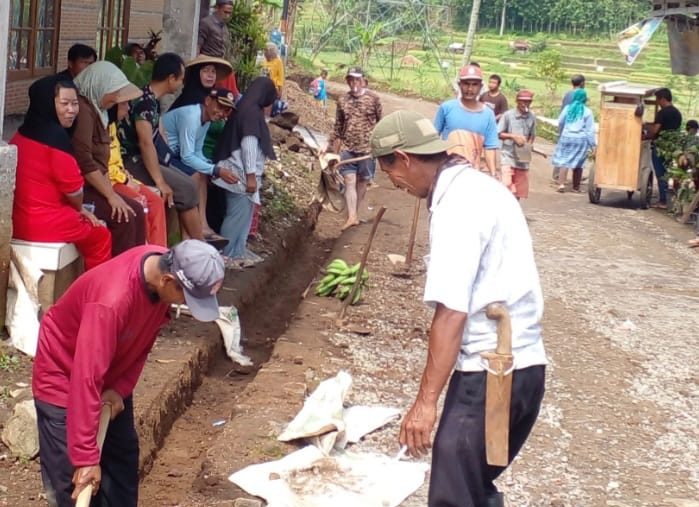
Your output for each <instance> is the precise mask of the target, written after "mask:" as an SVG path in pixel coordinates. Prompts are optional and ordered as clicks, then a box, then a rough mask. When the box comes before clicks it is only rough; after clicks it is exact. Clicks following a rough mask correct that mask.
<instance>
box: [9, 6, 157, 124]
mask: <svg viewBox="0 0 699 507" xmlns="http://www.w3.org/2000/svg"><path fill="white" fill-rule="evenodd" d="M0 1H5V0H0ZM98 2H99V0H62V5H61V19H60V27H59V40H58V48H57V58H56V70H57V71H60V70H62V69H64V68H65V67H66V64H67V54H68V49H70V46H72V45H73V44H76V43H82V44H88V45H90V46H94V45H95V39H96V32H97V14H98V12H99V4H98ZM163 5H164V0H131V10H130V12H129V40H133V41H140V42H145V41H146V40H147V39H148V31H149V30H153V31H155V32H158V31H159V30H162V28H163ZM160 49H161V51H162V48H160ZM32 82H33V79H26V80H21V81H8V82H7V86H6V92H5V114H7V115H10V114H22V113H24V112H25V111H26V110H27V107H28V106H29V98H28V96H27V89H28V88H29V86H30V85H31V83H32Z"/></svg>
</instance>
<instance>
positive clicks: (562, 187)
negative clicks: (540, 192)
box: [556, 185, 566, 194]
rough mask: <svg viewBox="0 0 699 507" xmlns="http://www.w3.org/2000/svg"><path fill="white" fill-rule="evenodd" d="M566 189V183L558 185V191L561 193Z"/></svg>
mask: <svg viewBox="0 0 699 507" xmlns="http://www.w3.org/2000/svg"><path fill="white" fill-rule="evenodd" d="M565 191H566V186H565V185H558V190H556V192H558V193H559V194H562V193H564V192H565Z"/></svg>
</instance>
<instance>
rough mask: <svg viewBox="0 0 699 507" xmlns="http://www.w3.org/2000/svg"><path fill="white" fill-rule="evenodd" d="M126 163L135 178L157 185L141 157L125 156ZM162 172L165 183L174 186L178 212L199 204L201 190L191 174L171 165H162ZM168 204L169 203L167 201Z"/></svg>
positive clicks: (147, 183) (174, 199)
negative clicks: (188, 174)
mask: <svg viewBox="0 0 699 507" xmlns="http://www.w3.org/2000/svg"><path fill="white" fill-rule="evenodd" d="M124 165H125V166H126V168H127V169H128V170H129V172H130V173H131V174H133V176H134V178H136V179H137V180H140V181H141V182H142V183H143V184H145V185H149V186H155V182H154V181H153V178H152V177H151V175H150V173H149V172H148V169H146V166H145V165H144V164H143V160H141V159H140V158H138V157H137V158H136V159H134V158H133V157H125V158H124ZM160 172H162V173H163V179H164V180H165V183H167V184H168V185H170V188H172V199H173V201H174V203H175V209H176V210H177V211H178V212H182V211H187V210H190V209H192V208H196V207H197V206H199V192H198V191H197V186H196V185H195V183H194V180H193V179H192V177H191V176H187V175H186V174H185V173H183V172H182V171H180V170H179V169H176V168H174V167H170V166H164V165H161V166H160ZM166 206H167V203H166Z"/></svg>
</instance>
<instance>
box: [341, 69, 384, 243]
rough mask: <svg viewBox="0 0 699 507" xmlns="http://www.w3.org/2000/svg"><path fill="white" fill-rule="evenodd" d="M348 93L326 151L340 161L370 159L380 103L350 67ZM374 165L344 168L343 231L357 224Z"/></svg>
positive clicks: (368, 162) (358, 71) (365, 162)
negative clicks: (344, 213) (371, 138)
mask: <svg viewBox="0 0 699 507" xmlns="http://www.w3.org/2000/svg"><path fill="white" fill-rule="evenodd" d="M346 81H347V85H348V86H349V91H348V92H347V94H346V95H343V96H342V97H340V99H339V100H338V102H337V116H336V118H335V129H334V130H333V132H332V134H331V135H330V140H329V142H328V146H329V149H330V150H331V151H333V152H334V153H338V152H340V149H342V152H341V153H340V158H341V159H342V160H347V159H350V158H357V157H363V156H366V155H369V154H370V152H371V146H370V145H369V138H370V137H371V131H372V130H373V129H374V126H375V125H376V124H377V123H378V122H379V120H380V119H381V101H380V100H379V97H378V96H377V95H376V94H375V93H374V92H372V91H370V90H368V89H367V88H365V87H364V72H362V69H360V68H359V67H352V68H350V69H349V71H348V72H347V76H346ZM373 165H374V161H373V160H372V159H367V160H362V161H359V162H355V163H352V164H346V165H343V166H342V167H341V168H340V174H341V175H342V177H343V179H344V180H345V203H346V204H347V222H345V225H343V226H342V230H343V231H344V230H345V229H348V228H350V227H352V226H353V225H358V224H359V215H358V210H359V205H360V203H361V202H362V199H364V195H365V194H366V189H367V184H368V183H369V181H370V180H371V179H372V177H373V174H374V171H373Z"/></svg>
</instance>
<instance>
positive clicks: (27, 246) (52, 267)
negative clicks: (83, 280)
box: [10, 239, 83, 311]
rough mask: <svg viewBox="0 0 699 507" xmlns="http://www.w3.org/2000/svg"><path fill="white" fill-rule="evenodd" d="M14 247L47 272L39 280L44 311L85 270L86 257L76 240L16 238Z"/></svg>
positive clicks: (13, 242)
mask: <svg viewBox="0 0 699 507" xmlns="http://www.w3.org/2000/svg"><path fill="white" fill-rule="evenodd" d="M10 248H11V249H12V250H13V252H16V253H17V254H19V255H22V256H23V257H25V258H26V259H29V260H30V261H31V263H32V264H34V265H35V266H36V267H38V268H39V269H41V271H42V272H43V273H44V276H43V278H42V279H41V282H40V283H39V304H40V305H41V308H42V309H43V311H46V310H48V309H49V307H50V306H51V305H52V304H53V303H54V302H55V301H56V300H57V299H58V298H59V297H61V295H63V293H64V292H65V291H66V290H67V289H68V287H69V286H70V284H71V283H73V282H74V281H75V279H76V278H78V276H80V275H81V274H82V272H83V262H82V257H80V254H79V253H78V250H77V248H75V245H73V244H72V243H40V242H35V241H23V240H20V239H13V240H12V241H11V242H10Z"/></svg>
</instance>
